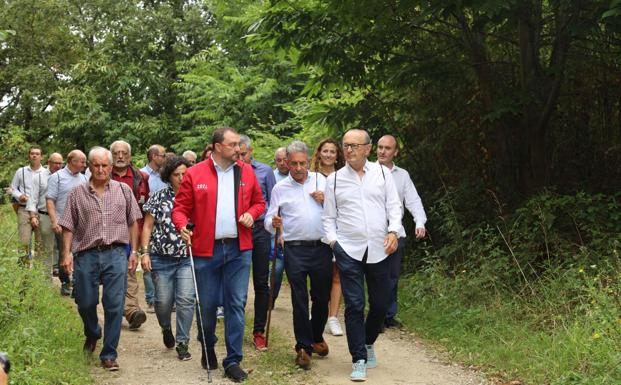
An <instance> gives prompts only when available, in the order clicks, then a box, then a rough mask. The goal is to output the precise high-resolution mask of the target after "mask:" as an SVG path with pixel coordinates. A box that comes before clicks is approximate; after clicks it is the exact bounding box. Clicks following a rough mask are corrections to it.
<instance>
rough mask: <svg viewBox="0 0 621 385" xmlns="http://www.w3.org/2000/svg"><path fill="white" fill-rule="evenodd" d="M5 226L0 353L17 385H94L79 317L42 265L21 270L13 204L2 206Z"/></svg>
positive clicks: (0, 256) (0, 259)
mask: <svg viewBox="0 0 621 385" xmlns="http://www.w3.org/2000/svg"><path fill="white" fill-rule="evenodd" d="M0 223H1V224H2V225H1V230H2V231H0V234H2V235H1V236H0V325H2V327H0V351H6V352H8V354H9V357H10V359H11V376H10V378H11V383H12V384H32V385H35V384H75V385H79V384H90V383H91V378H90V374H89V362H88V361H89V360H88V359H87V358H86V357H85V356H84V354H83V353H82V343H83V342H84V340H83V338H84V337H83V334H82V321H81V320H80V317H79V315H78V314H77V312H76V311H75V309H74V307H73V306H72V304H71V303H70V302H69V301H66V300H64V299H62V298H61V297H60V295H59V294H58V288H56V287H52V286H50V283H49V282H48V280H47V278H46V277H45V275H44V274H43V271H42V270H39V266H37V269H25V268H22V267H19V266H18V264H17V257H16V256H15V246H16V234H15V228H16V225H15V215H14V213H13V211H12V209H11V207H10V205H2V206H1V212H0Z"/></svg>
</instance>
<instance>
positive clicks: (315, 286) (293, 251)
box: [285, 242, 332, 354]
mask: <svg viewBox="0 0 621 385" xmlns="http://www.w3.org/2000/svg"><path fill="white" fill-rule="evenodd" d="M285 271H286V272H287V278H288V279H289V285H290V286H291V304H292V305H293V333H294V334H295V341H296V343H295V350H296V351H299V350H300V349H304V350H305V351H306V352H307V353H309V354H310V353H312V352H313V348H312V346H311V344H313V343H316V342H322V341H323V335H322V334H323V329H324V328H325V326H326V321H327V320H328V301H330V289H331V287H332V279H331V277H332V252H331V250H330V247H329V246H328V245H326V244H324V243H322V244H320V245H317V246H290V245H288V244H287V243H286V242H285ZM309 278H310V298H311V301H312V305H311V316H312V319H310V320H309V319H308V318H309V317H308V285H307V280H308V279H309Z"/></svg>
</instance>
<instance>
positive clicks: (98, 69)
mask: <svg viewBox="0 0 621 385" xmlns="http://www.w3.org/2000/svg"><path fill="white" fill-rule="evenodd" d="M0 30H3V31H1V32H0V40H2V42H1V43H0V95H1V101H0V130H1V131H0V135H1V138H2V155H1V159H0V183H1V185H2V186H6V185H7V184H8V183H9V181H10V178H11V176H12V174H13V172H14V170H15V169H16V168H17V167H18V165H21V164H23V163H24V162H25V159H26V148H27V144H29V143H36V144H39V145H41V146H43V148H44V150H45V151H46V152H47V153H49V152H51V151H60V152H62V153H66V152H67V151H68V150H70V149H72V148H75V147H77V148H83V149H88V148H89V147H90V146H92V145H96V144H99V145H108V144H109V143H111V142H112V141H114V140H116V139H125V140H127V141H128V142H130V143H131V144H132V146H133V148H134V151H133V152H134V153H135V154H144V152H145V151H146V148H147V147H148V146H149V145H150V144H153V143H161V144H163V145H165V146H166V147H168V148H171V149H173V150H174V151H177V152H181V151H183V150H186V149H192V150H194V151H197V152H200V151H202V149H203V147H204V146H205V144H206V143H207V142H208V141H209V138H210V134H211V132H212V131H213V130H214V129H215V128H217V127H219V126H222V125H229V126H233V127H236V128H237V129H238V130H240V131H242V132H244V133H247V134H249V136H251V137H252V138H253V139H254V140H255V148H256V151H255V155H256V157H257V158H258V159H259V160H262V161H265V162H269V163H271V158H272V155H273V150H274V149H275V148H276V147H278V146H280V145H283V144H284V143H286V142H287V141H288V140H290V139H292V138H299V139H302V140H305V141H307V142H308V143H309V144H311V145H314V144H315V143H317V142H318V141H319V140H320V139H321V138H323V137H326V136H333V137H335V138H340V136H341V135H342V133H343V132H344V131H345V130H347V129H348V128H352V127H361V128H364V129H367V130H368V131H369V132H370V133H371V134H372V137H373V139H374V140H375V141H376V140H377V139H378V138H379V137H380V136H381V135H383V134H385V133H392V134H394V135H395V136H397V137H398V138H399V140H400V144H401V146H402V151H401V154H400V157H399V158H398V159H397V163H398V164H399V165H400V166H402V167H404V168H406V169H407V170H409V171H410V174H411V176H412V179H413V180H414V183H415V184H416V186H417V188H418V190H419V193H420V195H421V196H422V198H423V201H424V203H425V206H426V208H427V210H428V214H429V217H430V219H429V223H428V225H427V227H428V229H429V233H430V237H429V238H428V239H427V240H425V241H424V242H422V243H417V242H415V241H414V240H412V239H409V240H408V242H409V243H408V245H409V246H408V258H407V261H406V262H407V263H406V272H408V273H421V272H422V274H426V275H424V276H420V277H418V278H417V279H418V280H417V282H419V283H418V284H414V285H415V287H413V288H412V290H413V291H415V292H416V293H417V295H418V296H419V299H420V298H425V295H429V296H432V295H437V294H438V290H439V291H442V295H444V298H452V299H453V300H454V302H460V303H461V305H463V306H474V303H479V304H480V303H487V304H489V303H490V302H493V300H492V298H495V300H496V302H497V303H501V302H510V301H511V298H515V297H519V296H524V295H525V293H526V294H528V296H530V298H531V299H532V298H544V297H545V296H544V294H543V290H539V289H540V288H542V287H546V288H549V287H550V282H559V281H557V279H558V280H561V281H562V282H563V285H566V286H563V287H570V288H571V289H568V290H567V291H566V292H565V291H563V290H561V291H560V292H559V290H558V288H557V290H556V291H557V294H558V293H561V292H562V293H563V295H566V296H565V297H562V298H561V297H560V294H559V298H549V297H545V298H546V300H545V301H543V300H542V301H541V303H540V305H541V307H542V308H543V307H545V308H547V309H548V308H552V310H550V312H543V313H542V312H539V311H537V310H536V309H539V308H538V307H537V306H532V307H529V306H530V305H528V306H527V305H524V304H523V303H522V304H520V305H519V306H526V309H527V310H526V313H528V309H530V310H531V311H532V316H533V318H532V319H531V321H532V322H533V324H534V325H536V326H535V328H538V327H541V328H548V327H551V325H552V326H553V327H552V328H553V329H554V328H555V327H557V326H558V325H559V321H558V314H559V313H562V314H565V315H566V316H567V320H568V321H567V322H568V325H569V324H570V323H571V322H570V320H574V321H575V319H576V318H575V317H577V315H578V314H581V315H585V314H587V313H588V314H590V316H592V315H593V311H592V310H593V309H588V311H587V309H585V308H583V307H581V306H580V304H582V303H583V302H584V303H587V304H588V303H593V302H592V299H593V298H592V297H590V296H589V295H586V294H585V291H584V290H587V289H589V288H591V289H593V287H594V286H593V284H592V282H599V283H598V285H596V286H597V288H599V289H598V291H597V293H604V292H605V293H607V294H605V295H604V296H603V297H598V298H599V299H597V301H600V300H601V301H603V302H601V306H600V307H601V309H600V310H601V311H602V312H604V313H601V314H602V319H605V320H606V321H605V322H604V321H601V320H600V319H599V318H598V319H597V324H598V325H600V326H598V327H599V328H600V329H601V330H600V329H597V330H598V331H597V333H599V334H598V335H602V333H609V334H610V333H613V334H615V333H616V334H615V336H616V337H619V336H621V330H620V328H619V322H617V321H618V320H619V316H618V314H619V307H620V306H621V305H620V304H621V295H620V294H619V293H621V288H620V287H619V283H618V278H619V275H618V274H619V272H620V271H621V269H619V266H620V264H619V255H618V250H619V248H620V245H621V236H620V234H621V212H620V209H619V191H620V187H621V108H620V107H621V1H620V0H606V1H593V0H592V1H586V0H575V1H568V0H545V1H544V0H469V1H468V0H462V1H458V0H434V1H415V0H410V1H408V0H403V1H400V0H392V1H375V0H374V1H368V0H357V1H350V0H339V1H331V0H289V1H286V0H284V1H277V0H274V1H262V2H258V1H249V0H240V1H218V0H214V1H208V0H205V1H200V0H186V1H184V0H143V1H135V0H126V1H108V0H38V1H30V0H3V1H0ZM406 224H407V226H408V227H410V228H411V227H412V223H411V220H409V217H408V219H406ZM410 238H411V237H410ZM585 266H586V267H587V268H586V270H585ZM589 266H596V268H591V269H592V271H591V273H592V274H591V273H589V271H590V270H589V269H588V267H589ZM573 268H575V269H576V270H575V271H576V272H577V273H576V274H577V275H575V276H574V275H571V276H568V275H564V274H565V273H566V272H571V271H574V270H572V269H573ZM578 273H580V274H587V273H589V274H591V275H589V278H588V279H586V278H585V281H584V282H583V281H582V279H583V278H581V277H582V276H581V275H579V274H578ZM572 274H573V273H572ZM425 277H428V278H429V277H431V278H429V280H425ZM438 277H444V278H445V279H448V280H449V281H446V282H450V285H449V284H447V286H446V287H442V288H438V287H439V286H437V287H435V289H432V288H431V287H433V285H434V284H435V283H437V282H439V281H438V279H439V278H438ZM460 277H463V280H460ZM591 278H594V279H595V281H593V279H591ZM572 279H575V282H573V281H572V282H573V283H572V282H569V281H571V280H572ZM587 281H588V282H591V283H590V284H586V283H585V282H587ZM424 284H429V287H422V286H421V285H424ZM416 285H418V286H416ZM460 285H466V287H464V286H460ZM585 285H586V286H585ZM453 286H454V287H459V290H460V292H459V293H457V292H453V297H451V296H450V295H449V294H448V291H450V287H453ZM585 288H586V289H585ZM574 289H575V290H574ZM434 290H435V291H434ZM589 290H590V289H589ZM550 293H551V292H549V293H548V294H550ZM588 293H591V294H593V293H592V292H591V291H587V294H588ZM550 295H551V294H550ZM430 298H431V297H430ZM434 298H437V296H436V297H434ZM499 298H500V299H499ZM486 299H489V300H490V301H488V302H486ZM555 301H558V307H555V306H556V305H555V304H556V303H557V302H555ZM590 301H591V302H590ZM420 302H421V303H422V302H424V301H420ZM561 303H565V305H561ZM597 303H600V302H597ZM412 306H413V307H415V306H414V305H412ZM421 306H422V305H421ZM435 306H437V303H436V304H435ZM486 306H487V305H486ZM485 309H487V310H489V307H486V308H485ZM520 309H521V310H520V311H522V310H524V308H520ZM598 309H599V308H598ZM419 310H421V309H420V308H419ZM597 314H599V313H597ZM466 316H467V314H466V315H464V313H461V315H459V317H462V318H463V317H466ZM470 316H473V317H475V318H476V317H477V316H478V315H476V314H475V315H473V314H470ZM456 317H457V316H456ZM523 317H525V318H526V316H524V315H523ZM520 321H521V322H525V321H524V318H520ZM600 321H601V322H600ZM585 322H586V321H585ZM594 322H595V321H594ZM561 323H562V322H561ZM602 325H603V326H602ZM589 327H590V328H591V329H593V327H592V326H589ZM589 327H587V326H585V328H587V329H588V328H589ZM546 330H549V329H546ZM429 334H430V335H432V336H433V333H431V332H430V333H429ZM587 334H588V333H587ZM440 337H442V336H438V338H440ZM619 340H620V339H619V338H617V339H616V341H613V342H611V344H612V345H611V347H613V348H614V349H616V351H620V350H621V349H620V348H621V346H619V344H620V342H618V341H619ZM614 349H612V350H614ZM585 354H586V353H585ZM589 354H591V356H592V355H593V352H592V351H589ZM611 360H612V361H611V362H616V363H617V364H618V363H619V359H615V358H611ZM501 361H502V360H501ZM499 365H500V364H499ZM617 366H618V365H617ZM576 367H577V368H576V369H575V373H585V372H588V371H589V370H592V367H590V369H589V368H587V369H585V368H581V367H580V365H579V364H576ZM535 372H536V371H535ZM617 373H618V370H617ZM619 376H620V377H619V378H621V374H619ZM541 381H550V378H547V377H543V378H541ZM564 381H566V382H564V383H569V382H567V378H565V377H564ZM540 383H541V382H540ZM561 383H563V382H561Z"/></svg>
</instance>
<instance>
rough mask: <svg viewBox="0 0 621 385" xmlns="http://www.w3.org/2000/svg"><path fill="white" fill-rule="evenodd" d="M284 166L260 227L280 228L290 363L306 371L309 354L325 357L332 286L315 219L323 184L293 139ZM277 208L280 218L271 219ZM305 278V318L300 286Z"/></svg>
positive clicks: (319, 211)
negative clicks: (290, 321)
mask: <svg viewBox="0 0 621 385" xmlns="http://www.w3.org/2000/svg"><path fill="white" fill-rule="evenodd" d="M287 165H288V167H289V176H288V177H287V178H286V179H285V180H283V181H282V182H280V183H278V184H277V185H276V187H274V190H272V198H271V201H270V205H269V210H268V212H267V214H266V215H265V228H266V229H267V230H269V231H272V232H273V231H274V229H275V228H278V227H280V226H281V225H282V226H283V239H284V244H285V271H286V272H287V277H288V279H289V285H290V286H291V302H292V304H293V332H294V334H295V340H296V344H295V350H296V351H297V357H296V359H295V363H296V365H298V366H299V367H301V368H302V369H310V365H311V356H312V354H313V353H316V354H318V355H319V356H326V355H327V354H328V344H326V342H325V341H324V339H323V336H322V334H323V329H324V328H325V326H326V321H327V320H328V301H329V300H330V288H331V284H332V252H331V250H330V247H329V246H328V245H327V244H326V243H324V242H323V241H322V237H323V228H322V222H321V214H322V211H323V199H324V190H325V186H326V179H325V177H324V176H323V175H321V174H319V173H316V172H312V173H309V172H308V167H309V160H308V147H307V146H306V144H304V143H303V142H301V141H299V140H295V141H293V142H291V144H289V146H288V147H287ZM279 208H280V214H277V213H278V209H279ZM309 278H310V293H311V301H312V306H311V315H312V317H311V319H309V317H308V287H307V283H306V282H307V280H308V279H309Z"/></svg>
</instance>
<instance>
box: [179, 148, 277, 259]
mask: <svg viewBox="0 0 621 385" xmlns="http://www.w3.org/2000/svg"><path fill="white" fill-rule="evenodd" d="M234 167H235V168H236V169H237V171H235V173H236V175H239V177H238V178H240V183H236V185H237V186H239V187H238V190H237V201H236V207H235V213H236V214H235V215H236V217H237V218H238V219H239V217H240V216H241V215H242V214H243V213H245V212H248V213H249V214H250V215H251V216H252V218H253V219H255V220H256V219H257V218H258V217H260V216H261V215H262V214H263V213H264V212H265V201H263V194H262V193H261V187H260V186H259V182H258V181H257V178H256V177H255V175H254V171H253V169H252V166H250V165H248V164H245V163H244V162H242V161H237V162H236V163H235V166H234ZM225 199H234V197H225ZM217 200H218V174H217V172H216V168H215V166H214V163H213V160H212V159H211V158H209V159H207V160H205V161H203V162H200V163H198V164H196V165H194V166H192V167H190V168H188V170H187V171H186V173H185V175H184V176H183V181H182V182H181V186H180V187H179V191H178V192H177V194H176V195H175V206H174V208H173V211H172V221H173V223H174V225H175V227H176V228H177V231H179V232H180V233H181V228H182V227H185V226H186V225H187V224H188V222H192V223H194V225H196V227H195V228H194V230H193V232H194V235H193V236H192V255H194V256H201V257H211V256H213V244H214V236H215V233H216V204H217ZM237 236H238V239H239V249H240V250H241V251H244V250H250V249H252V229H249V228H247V227H245V226H243V225H241V224H240V223H239V222H237Z"/></svg>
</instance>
